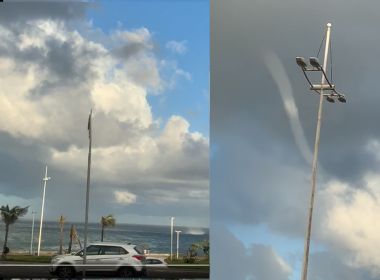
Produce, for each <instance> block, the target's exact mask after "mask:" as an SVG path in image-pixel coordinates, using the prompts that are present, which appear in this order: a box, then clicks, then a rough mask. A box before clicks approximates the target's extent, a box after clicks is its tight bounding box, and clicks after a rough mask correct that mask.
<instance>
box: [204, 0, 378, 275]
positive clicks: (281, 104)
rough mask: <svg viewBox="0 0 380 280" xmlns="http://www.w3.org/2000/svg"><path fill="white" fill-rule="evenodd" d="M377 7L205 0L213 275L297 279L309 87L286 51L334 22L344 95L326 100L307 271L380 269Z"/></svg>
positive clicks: (312, 52) (313, 51)
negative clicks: (207, 6) (340, 100)
mask: <svg viewBox="0 0 380 280" xmlns="http://www.w3.org/2000/svg"><path fill="white" fill-rule="evenodd" d="M379 8H380V7H379V3H378V2H377V1H371V0H366V1H361V2H360V4H359V3H356V2H355V1H343V0H336V1H325V0H322V1H318V2H315V1H301V0H289V1H279V0H269V1H267V0H265V1H264V0H257V1H245V0H237V1H228V0H221V1H212V9H211V18H212V20H211V131H210V134H211V149H210V150H211V229H212V231H211V233H212V247H211V248H212V252H211V253H212V255H213V256H215V257H214V258H213V259H212V266H213V269H212V277H213V278H215V279H255V280H256V279H257V280H285V279H288V280H293V279H300V267H301V263H302V254H303V244H304V235H305V230H306V215H307V206H308V201H309V191H310V175H311V166H310V155H311V151H312V147H313V145H314V136H315V127H316V116H317V105H318V96H317V95H316V94H313V93H312V92H310V91H309V90H308V85H307V82H306V80H305V79H304V77H303V74H302V72H301V71H300V69H299V68H298V66H297V65H296V63H295V57H296V56H304V57H310V56H316V55H317V52H318V48H319V46H320V43H321V40H322V37H323V34H324V32H325V28H326V24H327V23H328V22H331V23H332V33H331V36H332V37H331V39H332V61H333V79H334V83H335V84H336V87H337V89H338V90H339V91H341V92H343V93H345V94H346V95H347V97H348V103H347V104H341V103H335V104H330V103H327V102H326V103H325V104H324V112H323V119H322V130H321V143H320V153H319V169H318V177H317V194H316V200H315V203H316V204H315V209H314V220H313V232H312V244H311V246H312V248H311V257H310V261H309V278H308V279H310V280H319V279H324V280H338V279H363V280H370V279H379V277H380V258H379V247H380V234H379V233H380V226H379V223H378V221H379V220H380V175H379V170H380V129H379V124H378V121H379V119H380V111H379V109H378V107H379V104H380V94H379V92H380V91H379V89H380V86H379V83H378V65H377V63H376V57H377V55H378V46H380V36H379V33H378V31H377V30H378V26H379V24H380V20H379V17H378V10H379ZM320 58H321V56H320ZM318 78H319V77H318ZM236 274H238V277H236Z"/></svg>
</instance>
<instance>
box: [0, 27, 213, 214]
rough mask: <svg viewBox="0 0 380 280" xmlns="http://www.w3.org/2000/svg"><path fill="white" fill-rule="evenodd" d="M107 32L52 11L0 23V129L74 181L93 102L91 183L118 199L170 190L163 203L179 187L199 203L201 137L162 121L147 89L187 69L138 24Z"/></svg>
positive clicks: (204, 160)
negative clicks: (159, 50)
mask: <svg viewBox="0 0 380 280" xmlns="http://www.w3.org/2000/svg"><path fill="white" fill-rule="evenodd" d="M87 28H92V27H91V26H87ZM88 33H91V32H88ZM103 36H105V37H107V36H108V35H105V34H103ZM108 39H109V40H110V41H112V44H108V42H103V41H101V40H99V41H98V42H95V41H91V40H90V39H88V38H86V37H84V36H83V35H82V33H79V32H78V31H77V30H73V29H71V27H69V26H67V25H66V24H65V23H64V22H62V21H58V20H57V21H54V20H37V21H32V20H31V21H29V22H28V24H26V25H22V24H20V25H18V26H17V30H15V31H10V30H8V29H6V28H2V27H1V26H0V83H1V85H2V86H1V88H0V106H1V108H2V114H0V131H1V132H2V133H4V134H8V136H10V137H13V138H14V139H15V141H19V142H23V141H27V143H28V145H30V146H31V147H33V145H35V146H38V147H43V149H44V150H45V151H47V152H46V153H44V154H43V155H41V158H37V159H35V160H36V161H39V162H41V163H43V164H45V163H46V162H47V163H48V165H49V166H51V167H52V170H55V172H58V173H64V174H69V175H70V180H73V181H81V180H82V178H83V174H84V173H83V171H84V170H86V168H87V152H88V151H87V141H88V138H87V131H86V125H87V117H88V113H89V110H90V108H93V112H94V115H93V161H92V173H91V174H92V182H93V183H94V184H95V185H96V184H100V183H107V184H108V185H109V186H112V187H113V188H114V189H117V190H118V192H115V193H114V196H115V197H114V198H115V199H116V200H118V201H119V202H120V203H132V202H135V200H136V199H137V197H138V198H139V200H140V199H141V200H143V201H146V202H153V203H155V202H157V203H160V202H161V201H163V200H160V201H157V199H155V198H154V196H153V195H152V193H150V192H149V190H151V189H154V190H155V192H156V195H157V196H159V195H161V197H162V198H163V197H164V196H165V194H166V193H168V192H169V193H171V196H170V197H169V196H166V197H167V199H169V200H170V201H171V202H172V203H178V201H179V200H178V197H180V196H182V197H183V196H184V195H185V198H186V199H187V200H188V201H191V202H192V205H199V204H201V205H202V207H205V206H204V202H203V200H202V201H201V199H200V198H199V196H201V195H202V194H203V195H205V196H207V195H208V191H207V190H208V139H206V138H205V137H204V136H203V135H201V134H200V133H197V132H192V131H190V124H189V123H188V122H187V121H186V120H185V119H184V118H183V117H181V116H171V117H170V118H169V120H167V121H166V122H162V125H161V121H160V119H159V118H157V119H155V118H154V116H153V114H152V108H151V105H150V104H149V102H148V98H147V95H148V92H149V91H152V90H162V89H164V88H168V85H170V86H174V83H175V81H174V80H177V78H178V77H185V79H188V78H190V76H189V75H190V74H186V72H185V71H183V70H181V69H180V68H179V67H178V66H177V63H174V62H171V63H169V64H170V65H169V66H168V67H166V66H167V65H168V64H167V63H165V62H163V64H164V66H163V65H162V63H161V62H162V61H165V60H157V57H156V56H155V54H154V52H153V44H152V38H151V33H150V31H149V30H148V29H146V28H140V29H136V30H117V31H115V32H113V33H112V34H111V35H110V36H109V37H108ZM134 44H135V45H134ZM136 44H137V45H136ZM110 45H111V46H110ZM115 46H116V47H124V46H127V49H122V51H125V52H121V53H119V54H128V57H126V58H125V59H121V57H118V56H117V55H115V53H114V52H113V47H115ZM131 46H132V47H131ZM130 47H131V48H130ZM128 48H129V49H128ZM162 72H165V75H166V77H168V79H167V80H166V79H164V78H165V77H164V78H163V76H162V75H161V73H162ZM9 154H12V151H10V152H9ZM56 177H57V176H56ZM126 182H127V183H126ZM127 189H128V191H127ZM75 191H78V192H79V189H78V190H75ZM96 191H97V189H96V186H95V187H94V195H95V194H96V193H95V192H96ZM205 199H206V200H208V197H206V198H205ZM155 214H157V215H158V214H159V213H155Z"/></svg>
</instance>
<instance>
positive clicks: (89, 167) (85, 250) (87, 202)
mask: <svg viewBox="0 0 380 280" xmlns="http://www.w3.org/2000/svg"><path fill="white" fill-rule="evenodd" d="M87 128H88V138H89V143H88V162H87V187H86V214H85V221H84V242H83V243H84V244H83V246H84V248H83V278H84V277H86V266H85V265H86V261H87V225H88V209H89V204H90V201H89V200H90V199H89V198H90V175H91V172H90V171H91V148H92V110H91V111H90V115H89V117H88V126H87Z"/></svg>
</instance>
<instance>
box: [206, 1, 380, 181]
mask: <svg viewBox="0 0 380 280" xmlns="http://www.w3.org/2000/svg"><path fill="white" fill-rule="evenodd" d="M376 4H377V3H376ZM222 6H223V9H222V8H221V7H222ZM280 6H281V9H279V8H278V7H280ZM326 6H328V7H329V9H327V10H326V9H325V8H324V7H326ZM276 7H277V8H276ZM374 7H376V5H375V2H373V1H368V3H367V4H362V5H360V6H359V5H357V6H356V5H353V4H350V3H346V2H345V1H334V2H332V3H331V2H330V1H326V2H325V3H324V2H322V3H320V5H315V4H314V3H312V2H311V1H303V2H302V1H294V0H293V1H287V3H286V4H284V3H282V2H281V3H280V2H279V1H269V2H265V3H264V1H255V2H252V3H246V2H244V1H240V2H239V1H238V2H237V3H236V5H235V3H234V4H233V3H227V2H226V1H222V2H221V3H220V4H219V5H218V4H216V5H215V9H214V16H215V29H214V32H213V37H212V41H213V44H214V46H215V47H213V48H212V49H213V50H214V51H213V52H212V54H211V55H212V71H211V75H212V81H213V82H212V87H213V90H212V94H213V95H212V109H213V110H212V116H211V118H212V123H213V126H212V128H211V129H212V133H213V135H214V140H215V142H217V141H218V138H221V137H223V135H224V131H228V128H227V125H228V119H229V118H231V116H233V117H235V119H237V116H241V121H240V124H239V128H240V133H241V132H242V131H244V130H247V129H249V125H250V122H252V121H255V122H256V123H258V124H259V125H260V126H262V129H264V130H266V131H268V132H269V133H270V136H271V137H273V138H277V139H279V140H280V141H281V142H282V145H284V146H287V147H288V148H289V149H292V150H294V153H299V151H298V150H297V149H296V147H295V146H294V144H293V142H294V139H293V137H292V135H291V130H290V129H289V124H288V120H287V118H286V117H285V112H284V108H283V104H282V101H281V99H280V96H279V94H278V89H277V88H276V85H275V83H274V81H273V80H272V78H271V76H270V73H269V71H268V68H267V66H266V65H265V63H264V59H263V56H264V55H265V54H266V50H270V51H274V52H275V53H276V54H278V56H279V58H280V59H281V61H282V63H283V64H284V66H285V69H286V70H287V73H288V75H289V79H290V81H291V84H292V86H293V89H294V96H295V100H296V104H297V106H298V108H299V114H300V118H301V124H302V125H303V127H304V129H305V134H306V137H307V139H308V142H309V146H310V147H313V143H314V134H315V124H316V109H317V102H318V100H317V96H315V95H313V94H312V93H309V92H308V87H307V83H306V81H305V80H304V77H303V75H302V72H301V71H300V70H299V69H298V67H297V65H296V64H295V57H296V56H300V55H303V56H305V57H308V56H315V55H316V53H317V50H318V47H319V44H320V42H321V39H322V35H323V30H324V29H325V25H326V23H327V22H328V21H331V22H332V24H333V25H332V44H333V45H332V46H333V49H332V50H333V67H334V76H333V78H334V81H335V82H336V85H337V88H338V89H339V90H340V91H342V92H344V93H346V94H347V96H348V100H349V101H348V104H345V105H342V104H327V103H326V104H325V107H324V115H323V122H322V136H321V154H320V163H321V164H322V166H323V168H324V169H325V170H327V171H328V172H329V173H330V175H331V176H338V177H339V178H340V179H343V180H355V179H357V178H358V177H360V176H361V175H362V174H363V172H366V171H367V170H371V169H372V168H374V165H373V155H371V154H369V153H367V154H365V156H363V152H364V149H365V148H364V147H365V145H366V143H367V141H368V140H369V139H370V137H379V136H380V132H379V131H380V130H379V129H377V120H378V119H379V117H380V113H378V112H379V111H378V109H377V107H378V104H379V103H380V95H378V94H376V92H377V90H378V89H379V85H378V83H377V79H376V68H377V65H376V64H375V63H373V55H372V54H373V53H374V52H375V51H376V47H375V46H376V45H378V44H379V43H380V38H379V37H378V36H377V35H376V33H374V29H373V27H372V25H373V24H375V23H376V17H375V15H374V13H373V9H376V8H374ZM225 11H229V13H228V15H229V16H228V17H227V16H226V12H225ZM310 11H313V12H312V13H311V12H310ZM364 15H365V16H364ZM360 16H363V18H360ZM233 17H236V20H232V18H233ZM359 30H362V32H359V33H357V31H359ZM364 30H365V31H364ZM371 31H372V32H371ZM354 34H355V35H354ZM363 42H365V43H363ZM359 49H360V51H359V52H358V50H359ZM348 57H349V59H348ZM370 77H372V79H371V78H370ZM318 79H319V77H318ZM226 123H227V125H226ZM247 136H248V137H250V138H251V139H252V141H254V142H256V141H255V138H256V135H254V134H251V135H247ZM347 153H350V154H351V155H350V156H347ZM363 157H365V159H364V158H363ZM347 158H349V160H347ZM332 159H333V160H332ZM352 162H355V165H356V166H355V168H351V167H350V165H351V163H352Z"/></svg>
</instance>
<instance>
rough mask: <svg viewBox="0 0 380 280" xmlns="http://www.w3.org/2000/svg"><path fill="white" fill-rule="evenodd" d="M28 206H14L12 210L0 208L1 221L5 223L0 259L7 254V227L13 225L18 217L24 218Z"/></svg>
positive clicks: (4, 207) (7, 206) (6, 207)
mask: <svg viewBox="0 0 380 280" xmlns="http://www.w3.org/2000/svg"><path fill="white" fill-rule="evenodd" d="M28 208H29V206H27V207H25V208H22V207H20V206H15V207H13V208H9V205H6V206H1V208H0V212H1V220H2V221H3V222H4V223H5V240H4V245H3V253H2V257H3V258H4V257H5V255H6V254H7V251H8V250H7V248H8V247H7V242H8V234H9V226H10V225H11V224H14V223H15V222H16V221H17V220H18V218H19V217H22V216H24V215H25V214H26V213H28Z"/></svg>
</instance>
